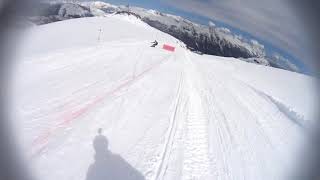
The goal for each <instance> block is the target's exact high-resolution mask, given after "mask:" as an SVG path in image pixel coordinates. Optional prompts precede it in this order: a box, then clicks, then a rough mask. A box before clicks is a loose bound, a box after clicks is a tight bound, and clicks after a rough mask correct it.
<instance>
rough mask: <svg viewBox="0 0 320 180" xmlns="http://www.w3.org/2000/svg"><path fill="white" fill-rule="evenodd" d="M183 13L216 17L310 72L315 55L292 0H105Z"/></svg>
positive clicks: (198, 17) (192, 16) (195, 18)
mask: <svg viewBox="0 0 320 180" xmlns="http://www.w3.org/2000/svg"><path fill="white" fill-rule="evenodd" d="M104 1H105V2H109V3H112V4H116V5H120V4H130V5H134V6H140V7H144V8H150V9H156V10H158V11H161V12H164V13H171V14H175V15H179V16H182V17H185V18H188V19H189V20H192V21H195V22H197V23H201V24H208V22H209V21H213V22H214V23H215V24H216V25H218V26H223V27H227V28H229V29H231V30H232V31H233V32H235V33H237V34H241V35H243V36H244V37H247V38H254V39H257V40H258V41H259V42H260V43H262V44H264V45H265V47H266V50H267V51H276V52H278V53H280V54H281V55H283V56H284V57H285V58H288V59H290V60H291V61H292V62H293V63H294V64H296V65H297V66H298V67H299V68H300V69H302V71H303V72H304V73H307V74H310V73H311V70H310V68H309V67H312V65H313V64H314V63H313V59H312V56H311V54H312V53H311V52H309V49H311V48H309V47H308V45H309V44H310V43H308V38H307V37H306V36H305V34H306V32H305V30H304V24H303V22H301V20H300V19H299V17H298V16H297V13H296V12H295V11H294V9H293V7H292V5H291V4H290V2H289V1H290V0H158V1H156V0H104Z"/></svg>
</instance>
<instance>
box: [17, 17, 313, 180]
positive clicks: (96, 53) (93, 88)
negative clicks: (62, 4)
mask: <svg viewBox="0 0 320 180" xmlns="http://www.w3.org/2000/svg"><path fill="white" fill-rule="evenodd" d="M100 30H101V31H100ZM25 36H27V38H26V39H25V41H24V49H23V50H22V51H21V53H20V57H21V58H19V60H17V62H16V63H15V66H14V68H13V81H12V98H11V99H12V102H13V103H12V112H13V113H12V119H13V121H12V126H13V127H14V129H13V130H14V132H15V134H16V135H17V137H16V139H17V141H18V142H19V143H20V145H21V152H22V155H24V156H25V159H26V162H27V163H28V165H29V167H30V170H31V171H33V172H34V175H35V177H38V179H41V180H100V179H104V180H105V179H113V180H116V179H122V180H124V179H129V180H140V179H148V180H156V179H157V180H158V179H166V180H167V179H168V180H178V179H185V180H187V179H192V180H198V179H201V180H202V179H203V180H205V179H210V180H213V179H219V180H238V179H239V180H264V179H265V180H274V179H279V180H282V179H286V178H288V177H289V176H288V175H289V174H290V171H291V170H292V169H294V167H293V166H292V164H296V163H297V161H298V160H299V152H300V150H301V149H302V147H303V144H306V142H307V138H308V136H309V135H310V132H311V129H310V127H311V126H312V124H313V123H314V122H315V118H314V109H315V107H316V105H317V104H315V102H314V99H315V98H314V97H315V89H314V88H315V79H313V78H311V77H309V76H306V75H302V74H298V73H293V72H289V71H284V70H280V69H275V68H271V67H266V66H259V65H255V64H249V63H245V62H243V61H240V60H236V59H234V58H223V57H216V56H207V55H203V56H201V55H197V54H194V53H192V52H190V51H189V50H187V49H186V48H185V47H184V45H183V43H181V42H180V41H178V40H177V39H175V38H173V37H171V36H169V35H167V34H165V33H162V32H160V31H158V30H156V29H154V28H152V27H150V26H148V25H146V24H144V23H143V22H141V21H140V20H138V19H136V18H135V17H131V16H124V15H112V16H108V17H93V18H81V19H72V20H67V21H62V22H56V23H52V24H47V25H43V26H38V27H33V28H32V29H30V30H29V31H28V32H27V33H26V35H25ZM155 39H157V41H158V42H159V46H158V47H156V48H151V47H150V45H151V43H150V42H151V41H154V40H155ZM164 43H166V44H170V45H173V46H175V47H176V51H175V52H170V51H166V50H164V49H162V48H161V47H162V45H163V44H164ZM99 129H100V134H99V132H98V131H99Z"/></svg>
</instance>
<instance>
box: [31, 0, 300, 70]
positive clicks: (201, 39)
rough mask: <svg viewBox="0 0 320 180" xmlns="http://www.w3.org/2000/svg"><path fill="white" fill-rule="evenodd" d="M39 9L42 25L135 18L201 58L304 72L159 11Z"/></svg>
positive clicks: (221, 32)
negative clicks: (116, 16) (123, 16)
mask: <svg viewBox="0 0 320 180" xmlns="http://www.w3.org/2000/svg"><path fill="white" fill-rule="evenodd" d="M38 9H39V11H38V14H33V15H30V16H29V20H30V21H31V22H33V23H35V24H38V25H42V24H48V23H51V22H56V21H62V20H66V19H72V18H81V17H92V16H110V15H113V14H128V15H134V16H136V17H138V18H140V19H141V20H142V21H143V22H145V23H147V24H148V25H150V26H152V27H154V28H156V29H158V30H160V31H162V32H165V33H168V34H170V35H172V36H173V37H175V38H177V39H179V40H181V41H182V42H184V43H185V44H186V45H187V47H188V48H189V49H190V50H192V51H194V52H198V53H199V54H209V55H217V56H223V57H235V58H239V59H240V60H243V61H246V62H250V63H256V64H260V65H265V66H272V67H276V68H281V69H285V70H289V71H294V72H300V71H299V68H297V67H296V66H295V65H294V64H292V63H291V62H290V61H289V60H287V59H285V58H284V57H282V56H281V55H279V54H277V55H276V56H274V55H267V53H266V51H265V48H264V45H262V44H260V43H259V42H258V41H256V40H254V39H246V38H244V37H242V36H239V35H237V34H235V33H233V32H232V31H230V30H229V29H227V28H224V27H217V26H216V25H215V24H214V23H212V22H210V23H209V24H208V25H207V26H206V25H201V24H197V23H194V22H191V21H189V20H187V19H185V18H182V17H180V16H175V15H171V14H164V13H161V12H158V11H155V10H148V9H144V8H140V7H129V6H115V5H112V4H109V3H105V2H99V1H97V2H74V1H48V2H43V3H41V5H39V7H38ZM155 39H156V37H155Z"/></svg>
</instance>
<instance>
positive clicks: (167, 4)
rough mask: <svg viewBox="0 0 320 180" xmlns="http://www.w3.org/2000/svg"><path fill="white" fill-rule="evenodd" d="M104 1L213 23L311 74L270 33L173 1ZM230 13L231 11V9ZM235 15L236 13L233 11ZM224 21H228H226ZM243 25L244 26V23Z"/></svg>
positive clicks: (208, 0)
mask: <svg viewBox="0 0 320 180" xmlns="http://www.w3.org/2000/svg"><path fill="white" fill-rule="evenodd" d="M104 1H105V2H108V3H111V4H115V5H125V4H130V5H131V6H139V7H144V8H149V9H155V10H158V11H161V12H164V13H170V14H175V15H179V16H182V17H185V18H187V19H189V20H191V21H194V22H197V23H201V24H205V25H207V24H208V22H209V21H213V22H214V23H215V24H216V25H217V26H222V27H226V28H228V29H230V30H231V31H233V32H234V33H236V34H240V35H242V36H243V37H246V38H253V39H256V40H258V41H259V42H260V43H262V44H263V45H264V46H265V49H266V51H267V53H268V52H277V53H279V54H281V55H282V56H284V57H285V58H287V59H289V60H290V61H291V62H293V63H294V64H296V65H297V66H298V67H299V69H301V70H302V72H303V73H306V74H311V70H310V69H309V68H308V66H307V65H306V64H307V63H305V62H302V61H301V60H299V58H297V56H299V54H295V53H292V52H295V50H294V48H286V47H285V46H282V45H283V44H284V43H282V44H281V42H280V43H279V42H277V41H275V40H272V33H271V38H269V37H268V36H264V34H262V35H261V36H259V33H255V32H256V31H251V32H250V29H249V31H244V30H240V29H241V28H242V27H241V24H240V26H238V27H240V28H236V27H235V26H237V25H236V24H235V23H232V21H231V23H228V24H227V23H225V22H223V20H224V18H220V19H221V20H217V18H215V17H212V16H209V15H207V14H208V13H207V14H206V13H203V14H202V13H198V12H197V11H194V10H188V8H185V7H180V6H177V5H175V4H173V3H172V2H175V0H173V1H169V0H160V1H155V0H104ZM176 1H177V2H179V0H176ZM183 2H187V1H183ZM200 2H202V3H206V2H210V0H205V1H200ZM190 4H191V3H190ZM183 5H184V6H186V7H188V6H187V5H186V4H185V3H183ZM190 9H191V8H190ZM231 11H232V9H231ZM235 13H237V11H235ZM281 15H282V14H281ZM282 16H283V15H282ZM226 21H228V19H226ZM240 21H241V19H240ZM262 21H263V19H262ZM228 22H230V21H228ZM243 24H245V22H244V23H243ZM234 25H235V26H234ZM270 27H272V24H271V25H270ZM255 28H256V27H254V28H252V29H255ZM258 28H259V26H258ZM242 29H243V28H242ZM285 30H286V29H285ZM271 32H272V31H271ZM284 32H286V31H284ZM276 33H278V32H276ZM274 34H275V33H274ZM285 35H287V34H284V36H285ZM266 39H271V40H269V41H267V40H266ZM275 39H276V38H275ZM275 44H276V45H275ZM285 44H288V42H285ZM289 44H292V43H289ZM279 47H284V48H279ZM290 51H292V52H291V53H290Z"/></svg>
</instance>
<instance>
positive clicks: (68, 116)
mask: <svg viewBox="0 0 320 180" xmlns="http://www.w3.org/2000/svg"><path fill="white" fill-rule="evenodd" d="M165 61H166V59H164V60H161V61H159V62H157V63H155V64H153V65H152V66H151V67H149V68H147V69H145V70H143V71H142V72H141V73H139V74H138V75H136V76H134V77H133V78H132V79H129V80H126V81H125V82H124V83H122V84H120V85H119V86H118V87H116V88H115V89H113V90H111V91H108V92H106V93H104V94H103V95H101V96H98V97H96V98H95V99H94V100H93V101H92V102H90V103H89V104H86V105H84V106H83V107H81V108H80V109H78V110H76V111H71V112H68V113H65V114H64V115H62V118H61V119H63V121H61V122H60V123H59V124H57V125H56V126H54V127H53V128H52V129H50V130H48V131H46V132H44V133H43V134H42V135H40V136H38V137H37V138H36V139H35V140H34V141H33V142H32V147H35V146H40V148H39V150H38V151H35V152H34V153H33V154H32V157H34V156H36V155H38V154H40V153H41V152H42V151H43V150H44V148H45V145H46V144H47V143H48V141H49V138H50V137H51V136H52V135H53V134H54V132H55V131H57V130H58V129H60V128H66V127H68V126H69V125H70V124H71V123H72V122H73V121H74V120H76V119H77V118H79V117H80V116H82V115H84V114H86V113H87V112H89V111H90V110H91V109H92V108H93V107H95V106H96V105H97V104H99V103H100V102H102V101H103V100H104V99H105V98H107V97H109V96H112V95H114V94H115V93H117V92H119V91H120V90H122V89H123V88H124V87H127V86H130V85H131V84H133V83H134V82H136V81H137V80H138V79H139V78H141V77H143V76H144V75H145V74H147V73H148V72H150V71H151V70H153V69H154V68H156V67H157V66H160V65H161V64H162V63H163V62H165Z"/></svg>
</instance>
